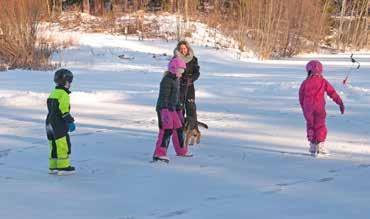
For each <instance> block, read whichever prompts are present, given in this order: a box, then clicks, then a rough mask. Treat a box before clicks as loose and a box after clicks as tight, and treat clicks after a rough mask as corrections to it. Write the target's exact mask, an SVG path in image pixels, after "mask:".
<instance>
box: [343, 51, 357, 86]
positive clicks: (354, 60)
mask: <svg viewBox="0 0 370 219" xmlns="http://www.w3.org/2000/svg"><path fill="white" fill-rule="evenodd" d="M350 58H351V62H352V66H351V68H350V70H349V72H348V74H347V76H346V78H345V79H344V80H343V84H344V85H345V84H346V83H347V80H348V77H349V75H350V74H351V73H352V70H353V69H354V68H353V66H354V65H355V64H356V63H357V67H356V70H359V69H360V66H361V64H360V63H359V62H358V61H356V59H354V58H353V53H352V54H351V56H350Z"/></svg>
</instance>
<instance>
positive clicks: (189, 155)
mask: <svg viewBox="0 0 370 219" xmlns="http://www.w3.org/2000/svg"><path fill="white" fill-rule="evenodd" d="M176 156H178V157H194V155H193V154H186V155H176Z"/></svg>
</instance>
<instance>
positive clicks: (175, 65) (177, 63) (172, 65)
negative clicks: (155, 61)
mask: <svg viewBox="0 0 370 219" xmlns="http://www.w3.org/2000/svg"><path fill="white" fill-rule="evenodd" d="M179 68H182V69H185V68H186V64H185V62H184V61H183V60H182V59H180V58H178V57H175V58H173V59H171V61H170V62H169V63H168V71H169V72H171V73H172V74H176V71H177V69H179Z"/></svg>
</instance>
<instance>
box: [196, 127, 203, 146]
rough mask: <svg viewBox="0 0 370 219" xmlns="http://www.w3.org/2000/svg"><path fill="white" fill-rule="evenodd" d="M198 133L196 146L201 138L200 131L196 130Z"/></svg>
mask: <svg viewBox="0 0 370 219" xmlns="http://www.w3.org/2000/svg"><path fill="white" fill-rule="evenodd" d="M197 131H198V135H197V144H199V143H200V138H201V137H202V134H201V133H200V131H199V130H197Z"/></svg>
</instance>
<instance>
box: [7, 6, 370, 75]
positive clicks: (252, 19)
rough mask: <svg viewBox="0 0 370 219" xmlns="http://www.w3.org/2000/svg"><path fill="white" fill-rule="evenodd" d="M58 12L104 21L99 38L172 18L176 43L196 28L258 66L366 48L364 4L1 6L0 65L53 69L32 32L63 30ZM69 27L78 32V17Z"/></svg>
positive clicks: (48, 48) (46, 47) (48, 49)
mask: <svg viewBox="0 0 370 219" xmlns="http://www.w3.org/2000/svg"><path fill="white" fill-rule="evenodd" d="M62 12H77V13H76V14H78V13H79V12H83V13H87V14H91V15H94V16H97V17H101V18H103V19H102V22H101V24H100V25H99V24H96V28H95V30H96V31H97V32H99V31H102V32H103V31H106V30H107V28H109V30H114V32H116V33H122V34H137V33H143V32H150V31H153V30H151V29H150V28H144V26H145V25H144V24H143V19H142V18H141V17H143V16H144V14H163V13H169V14H174V15H176V16H178V18H179V19H178V21H177V22H178V23H179V27H180V26H181V28H182V31H178V33H177V36H176V38H177V39H181V38H184V37H191V30H187V28H188V27H189V25H188V23H189V22H190V21H200V22H202V23H205V24H207V25H208V26H209V27H210V28H216V29H217V30H220V31H222V32H223V33H224V34H225V35H227V36H229V37H231V38H232V39H234V40H235V41H236V42H237V43H238V48H239V49H240V51H253V52H254V53H255V54H256V55H257V56H258V57H259V58H260V59H277V58H281V57H290V56H294V55H297V54H299V53H306V52H320V51H322V50H323V49H325V50H329V51H331V52H333V53H335V52H346V51H358V50H366V49H369V48H370V43H369V40H370V39H369V36H368V35H369V25H370V23H369V1H368V0H12V1H7V0H0V63H1V62H2V63H6V64H7V65H9V66H11V67H14V68H19V67H21V68H33V69H41V68H45V66H47V67H51V68H52V67H53V66H50V64H49V58H50V55H51V54H52V52H53V51H55V49H56V48H57V47H58V46H57V45H55V44H53V43H52V42H50V40H45V39H42V38H40V37H38V36H37V29H38V27H39V26H40V23H41V22H43V21H49V22H50V21H52V22H61V23H62V21H60V20H59V18H60V15H61V14H62ZM125 15H134V17H136V18H137V19H135V21H134V23H131V24H127V26H126V27H122V26H119V27H118V26H117V25H118V24H117V23H116V22H114V21H115V20H116V19H117V18H119V17H121V16H125ZM68 22H70V21H68ZM74 22H75V23H76V22H77V24H75V25H79V23H78V22H79V19H78V16H76V20H75V21H74ZM67 25H68V24H67ZM144 35H145V34H143V36H144ZM148 35H150V34H148Z"/></svg>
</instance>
